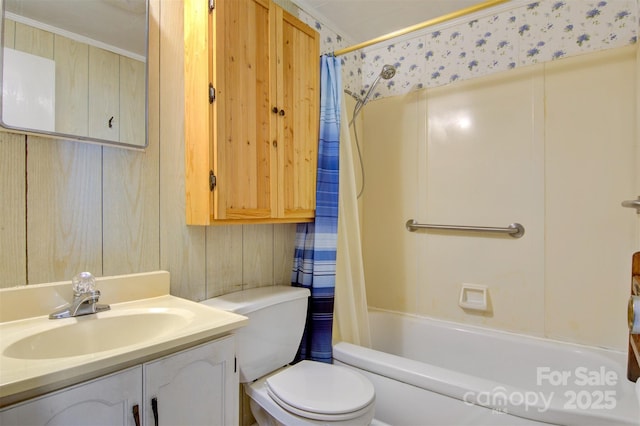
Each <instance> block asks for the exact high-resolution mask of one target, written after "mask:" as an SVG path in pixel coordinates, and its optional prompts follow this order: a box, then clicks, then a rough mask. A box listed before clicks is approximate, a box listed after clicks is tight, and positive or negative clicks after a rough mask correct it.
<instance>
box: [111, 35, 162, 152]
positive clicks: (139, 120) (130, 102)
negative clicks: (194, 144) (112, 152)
mask: <svg viewBox="0 0 640 426" xmlns="http://www.w3.org/2000/svg"><path fill="white" fill-rule="evenodd" d="M149 31H151V29H149ZM149 36H151V35H149ZM149 41H150V42H151V39H149ZM157 46H158V42H157V40H156V41H155V47H156V50H157ZM151 47H152V45H151V43H149V48H151ZM156 56H157V53H156ZM150 59H151V58H150ZM154 72H156V73H157V72H158V70H157V69H156V70H155V71H154ZM156 81H157V78H156ZM150 87H151V86H150ZM144 89H145V64H144V62H140V61H137V60H135V59H132V58H127V57H125V56H121V57H120V137H119V138H118V140H119V141H120V142H125V143H128V144H135V145H144V141H145V139H144V137H145V136H144V119H145V116H144V110H145V90H144ZM154 90H156V91H157V90H158V87H157V86H154ZM154 105H158V104H157V103H156V104H154ZM156 142H157V141H156Z"/></svg>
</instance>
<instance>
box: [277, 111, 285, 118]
mask: <svg viewBox="0 0 640 426" xmlns="http://www.w3.org/2000/svg"><path fill="white" fill-rule="evenodd" d="M278 114H279V115H280V116H281V117H284V110H283V109H281V110H280V112H279V113H278Z"/></svg>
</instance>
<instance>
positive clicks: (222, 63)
mask: <svg viewBox="0 0 640 426" xmlns="http://www.w3.org/2000/svg"><path fill="white" fill-rule="evenodd" d="M205 9H206V8H205V7H203V6H202V5H201V4H198V2H196V1H193V0H186V1H185V117H186V122H185V139H186V201H187V223H188V224H192V225H209V224H214V223H277V222H305V221H311V220H313V217H314V214H315V180H316V168H317V144H318V135H317V134H318V120H319V111H318V103H319V60H318V58H319V35H318V33H317V32H315V31H314V30H313V29H311V28H310V27H308V26H307V25H306V24H304V23H303V22H301V21H300V20H298V19H297V18H296V17H294V16H293V15H290V14H289V13H287V12H285V11H284V10H283V9H282V8H280V7H279V6H277V5H275V3H273V2H272V1H269V0H234V1H224V0H219V1H217V2H216V8H215V10H214V11H212V13H211V14H210V15H209V16H205ZM205 26H207V27H208V28H209V31H208V32H207V31H205V30H204V29H203V27H205ZM207 34H208V38H207V40H208V47H207V46H205V45H203V42H202V38H201V37H203V36H205V35H207ZM205 44H206V43H205ZM206 53H207V54H208V55H209V56H208V58H207V59H208V61H209V62H208V63H206V61H205V60H204V58H205V54H206ZM204 69H208V70H209V74H208V75H206V74H205V72H204V71H203V70H204ZM209 83H211V84H212V87H213V88H215V100H214V101H211V102H209V99H205V98H204V97H203V93H204V91H203V89H202V88H203V87H206V85H208V84H209ZM205 110H206V111H207V112H208V114H207V113H205ZM210 172H213V173H214V174H215V184H216V186H215V189H214V190H213V191H210V188H209V173H210Z"/></svg>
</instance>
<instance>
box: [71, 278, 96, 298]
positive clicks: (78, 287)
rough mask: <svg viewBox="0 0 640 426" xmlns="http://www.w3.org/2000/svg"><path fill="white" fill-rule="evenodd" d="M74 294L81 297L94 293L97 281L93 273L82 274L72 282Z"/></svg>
mask: <svg viewBox="0 0 640 426" xmlns="http://www.w3.org/2000/svg"><path fill="white" fill-rule="evenodd" d="M71 284H72V285H73V294H74V295H76V296H80V295H81V294H85V293H92V292H94V291H95V288H96V279H95V278H94V276H93V275H92V274H91V272H80V273H79V274H78V275H76V276H75V277H73V279H72V280H71Z"/></svg>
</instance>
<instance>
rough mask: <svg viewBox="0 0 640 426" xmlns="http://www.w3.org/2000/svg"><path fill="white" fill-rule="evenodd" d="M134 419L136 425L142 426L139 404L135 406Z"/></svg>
mask: <svg viewBox="0 0 640 426" xmlns="http://www.w3.org/2000/svg"><path fill="white" fill-rule="evenodd" d="M132 411H133V421H134V423H135V425H136V426H140V407H139V406H138V404H136V405H134V406H133V410H132Z"/></svg>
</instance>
